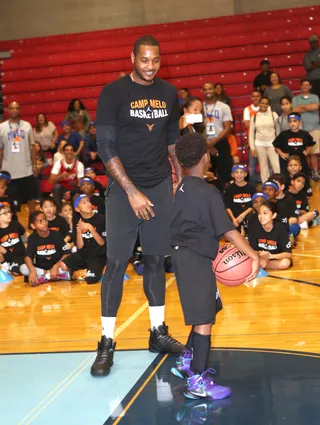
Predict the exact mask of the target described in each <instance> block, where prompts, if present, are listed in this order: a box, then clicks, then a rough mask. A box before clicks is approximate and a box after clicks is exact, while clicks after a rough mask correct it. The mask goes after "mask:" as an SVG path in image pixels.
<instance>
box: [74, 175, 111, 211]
mask: <svg viewBox="0 0 320 425" xmlns="http://www.w3.org/2000/svg"><path fill="white" fill-rule="evenodd" d="M94 185H95V182H94V181H93V180H92V179H91V178H90V177H83V178H82V179H81V180H80V192H82V193H84V194H85V195H88V197H89V199H90V202H91V204H92V207H93V212H94V213H95V214H97V213H99V214H103V215H104V214H105V212H106V206H105V201H104V199H103V198H102V197H101V196H100V195H99V194H95V193H94V190H95V189H94V188H95V186H94Z"/></svg>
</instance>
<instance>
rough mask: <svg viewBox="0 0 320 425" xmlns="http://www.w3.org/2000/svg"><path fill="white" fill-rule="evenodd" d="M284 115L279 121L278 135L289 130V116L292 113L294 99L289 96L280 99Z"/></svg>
mask: <svg viewBox="0 0 320 425" xmlns="http://www.w3.org/2000/svg"><path fill="white" fill-rule="evenodd" d="M280 106H281V110H282V114H281V115H280V117H278V119H277V135H278V134H280V133H281V131H285V130H289V123H288V115H289V114H290V112H292V99H291V97H289V96H283V97H282V98H281V99H280Z"/></svg>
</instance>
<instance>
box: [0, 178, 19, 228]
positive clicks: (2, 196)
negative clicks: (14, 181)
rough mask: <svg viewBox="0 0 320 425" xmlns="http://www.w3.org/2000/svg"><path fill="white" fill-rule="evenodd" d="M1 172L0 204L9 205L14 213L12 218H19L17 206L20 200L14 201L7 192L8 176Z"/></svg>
mask: <svg viewBox="0 0 320 425" xmlns="http://www.w3.org/2000/svg"><path fill="white" fill-rule="evenodd" d="M1 174H2V173H0V204H1V205H6V206H7V207H9V209H10V211H11V213H12V220H18V216H17V212H16V207H17V206H18V202H17V201H14V200H13V199H11V198H9V196H8V194H7V192H8V178H7V176H6V175H2V176H1Z"/></svg>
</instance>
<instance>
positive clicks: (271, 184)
mask: <svg viewBox="0 0 320 425" xmlns="http://www.w3.org/2000/svg"><path fill="white" fill-rule="evenodd" d="M267 186H272V187H273V188H274V189H275V190H276V191H278V190H279V186H278V185H277V183H275V182H265V183H263V185H262V189H264V188H265V187H267Z"/></svg>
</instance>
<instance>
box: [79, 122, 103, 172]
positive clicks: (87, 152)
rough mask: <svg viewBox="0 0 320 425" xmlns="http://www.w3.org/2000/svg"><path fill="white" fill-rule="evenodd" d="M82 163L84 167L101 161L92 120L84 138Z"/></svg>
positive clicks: (94, 125)
mask: <svg viewBox="0 0 320 425" xmlns="http://www.w3.org/2000/svg"><path fill="white" fill-rule="evenodd" d="M83 162H84V165H85V166H86V167H90V166H93V165H94V164H97V163H101V159H100V157H99V155H98V149H97V131H96V124H95V122H94V121H92V122H91V123H90V124H89V128H88V131H87V134H86V137H85V139H84V158H83Z"/></svg>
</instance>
